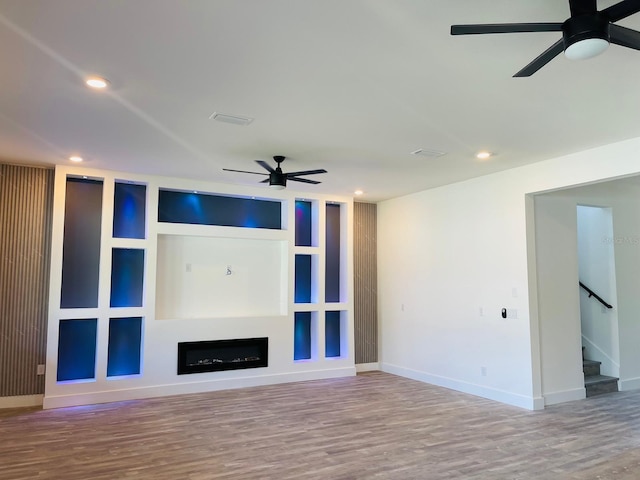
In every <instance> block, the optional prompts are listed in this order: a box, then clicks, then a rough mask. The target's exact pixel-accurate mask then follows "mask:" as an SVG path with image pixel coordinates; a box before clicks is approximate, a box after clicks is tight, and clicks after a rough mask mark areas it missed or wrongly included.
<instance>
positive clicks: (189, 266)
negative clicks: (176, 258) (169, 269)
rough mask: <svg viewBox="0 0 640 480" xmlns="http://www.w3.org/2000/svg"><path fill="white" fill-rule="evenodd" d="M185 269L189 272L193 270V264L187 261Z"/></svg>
mask: <svg viewBox="0 0 640 480" xmlns="http://www.w3.org/2000/svg"><path fill="white" fill-rule="evenodd" d="M185 271H186V272H187V273H189V272H190V271H191V264H190V263H187V265H186V266H185Z"/></svg>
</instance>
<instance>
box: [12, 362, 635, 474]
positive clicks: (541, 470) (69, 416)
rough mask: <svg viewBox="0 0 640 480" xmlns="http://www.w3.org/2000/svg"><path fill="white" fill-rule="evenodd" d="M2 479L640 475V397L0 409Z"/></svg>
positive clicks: (323, 397)
mask: <svg viewBox="0 0 640 480" xmlns="http://www.w3.org/2000/svg"><path fill="white" fill-rule="evenodd" d="M0 478H1V479H3V480H16V479H36V478H37V479H66V480H76V479H78V480H79V479H82V480H88V479H99V480H102V479H154V480H158V479H189V480H209V479H260V480H262V479H278V480H280V479H311V480H315V479H318V480H320V479H322V480H333V479H340V480H346V479H369V478H372V479H399V480H410V479H420V480H432V479H572V480H576V479H579V480H586V479H599V480H613V479H615V480H631V479H638V478H640V392H622V393H616V394H608V395H602V396H598V397H592V398H588V399H586V400H582V401H578V402H572V403H567V404H563V405H559V406H554V407H548V408H547V409H545V410H544V411H540V412H530V411H526V410H521V409H518V408H515V407H509V406H505V405H502V404H498V403H495V402H492V401H490V400H484V399H482V398H477V397H473V396H470V395H466V394H462V393H458V392H453V391H450V390H446V389H443V388H439V387H434V386H430V385H426V384H423V383H420V382H416V381H413V380H408V379H405V378H401V377H397V376H394V375H390V374H385V373H380V372H370V373H366V374H361V375H358V376H357V377H350V378H344V379H335V380H321V381H313V382H305V383H291V384H284V385H275V386H267V387H256V388H247V389H240V390H227V391H222V392H212V393H205V394H196V395H184V396H174V397H164V398H156V399H149V400H137V401H128V402H118V403H111V404H104V405H95V406H88V407H72V408H63V409H58V410H47V411H42V410H38V409H32V408H31V409H14V410H0Z"/></svg>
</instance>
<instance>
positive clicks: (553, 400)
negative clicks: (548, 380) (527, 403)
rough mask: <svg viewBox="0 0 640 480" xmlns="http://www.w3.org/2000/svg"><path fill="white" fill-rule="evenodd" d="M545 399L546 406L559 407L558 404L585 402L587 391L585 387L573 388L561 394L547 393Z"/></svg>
mask: <svg viewBox="0 0 640 480" xmlns="http://www.w3.org/2000/svg"><path fill="white" fill-rule="evenodd" d="M543 397H544V404H545V405H557V404H558V403H565V402H573V401H574V400H583V399H585V398H587V391H586V390H585V388H584V387H582V388H573V389H571V390H563V391H561V392H552V393H545V394H544V395H543Z"/></svg>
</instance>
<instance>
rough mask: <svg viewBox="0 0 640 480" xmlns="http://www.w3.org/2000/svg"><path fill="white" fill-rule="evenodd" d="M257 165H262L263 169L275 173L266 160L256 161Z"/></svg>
mask: <svg viewBox="0 0 640 480" xmlns="http://www.w3.org/2000/svg"><path fill="white" fill-rule="evenodd" d="M256 163H257V164H258V165H260V166H261V167H262V168H264V169H265V170H267V171H268V172H269V173H273V172H275V170H274V169H273V167H272V166H271V165H269V164H268V163H267V162H265V161H264V160H256Z"/></svg>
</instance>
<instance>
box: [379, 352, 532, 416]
mask: <svg viewBox="0 0 640 480" xmlns="http://www.w3.org/2000/svg"><path fill="white" fill-rule="evenodd" d="M381 367H382V368H381V370H382V371H383V372H387V373H393V374H394V375H399V376H401V377H406V378H411V379H412V380H418V381H420V382H424V383H429V384H431V385H437V386H438V387H444V388H449V389H451V390H456V391H458V392H463V393H468V394H471V395H475V396H477V397H482V398H487V399H489V400H495V401H496V402H501V403H506V404H507V405H513V406H515V407H520V408H526V409H527V410H540V409H542V408H544V402H543V401H542V399H541V398H535V397H527V396H525V395H519V394H517V393H513V392H505V391H503V390H498V389H495V388H491V387H485V386H483V385H476V384H473V383H469V382H463V381H460V380H456V379H453V378H447V377H441V376H438V375H432V374H430V373H427V372H422V371H418V370H413V369H410V368H405V367H399V366H397V365H392V364H389V363H382V364H381Z"/></svg>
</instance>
